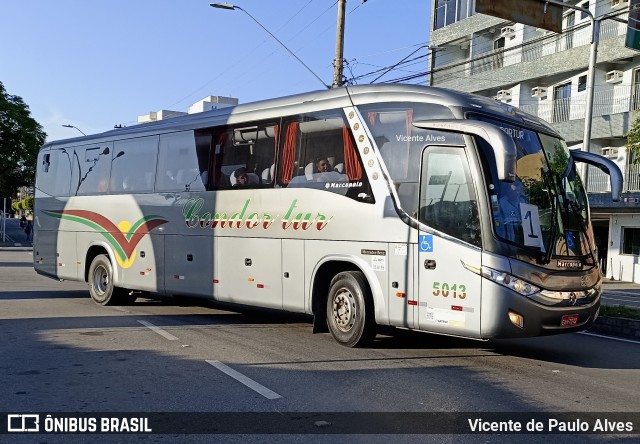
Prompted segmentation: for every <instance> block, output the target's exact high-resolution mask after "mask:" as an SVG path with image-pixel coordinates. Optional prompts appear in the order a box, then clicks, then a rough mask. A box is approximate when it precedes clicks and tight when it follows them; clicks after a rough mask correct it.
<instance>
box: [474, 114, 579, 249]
mask: <svg viewBox="0 0 640 444" xmlns="http://www.w3.org/2000/svg"><path fill="white" fill-rule="evenodd" d="M474 118H476V119H477V120H482V121H486V122H488V123H493V124H494V125H496V126H498V127H500V129H502V130H503V131H504V132H506V133H507V134H508V135H510V136H511V137H512V138H513V140H514V142H515V144H516V148H517V161H516V180H515V181H514V182H513V183H507V182H501V181H495V180H491V181H490V182H489V183H492V184H493V189H492V190H490V199H491V209H492V218H493V225H494V227H495V232H496V234H497V235H498V236H499V237H500V238H502V239H505V240H507V241H509V242H512V243H515V244H517V245H519V246H523V247H533V248H537V249H540V251H541V252H543V253H546V256H547V257H549V258H550V257H551V255H552V254H553V255H556V256H585V255H588V254H589V253H590V252H591V246H590V243H589V238H588V226H589V225H588V217H589V210H588V208H589V207H588V201H587V194H586V192H585V190H584V187H583V184H582V181H581V179H580V176H579V175H578V174H577V171H576V167H575V163H574V162H573V161H572V160H571V156H570V153H569V149H568V148H567V146H566V144H565V143H564V141H563V140H561V139H559V138H557V137H553V136H550V135H547V134H544V133H538V132H535V131H532V130H529V129H527V128H524V127H520V126H516V125H513V124H510V123H505V122H501V121H497V120H493V119H490V118H487V117H484V116H474ZM479 143H484V142H482V141H479Z"/></svg>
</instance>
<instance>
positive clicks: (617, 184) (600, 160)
mask: <svg viewBox="0 0 640 444" xmlns="http://www.w3.org/2000/svg"><path fill="white" fill-rule="evenodd" d="M569 152H570V153H571V157H572V158H573V161H574V162H582V163H586V164H588V165H593V166H595V167H597V168H599V169H600V170H601V171H603V172H604V173H606V174H607V175H608V176H609V180H610V182H611V198H612V199H613V201H614V202H619V201H620V194H622V183H623V182H624V179H623V176H622V171H620V167H619V166H618V165H616V163H615V162H613V161H612V160H610V159H607V158H606V157H603V156H601V155H599V154H596V153H591V152H588V151H581V150H569ZM585 191H586V190H585Z"/></svg>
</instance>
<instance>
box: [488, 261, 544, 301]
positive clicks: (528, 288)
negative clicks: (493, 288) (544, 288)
mask: <svg viewBox="0 0 640 444" xmlns="http://www.w3.org/2000/svg"><path fill="white" fill-rule="evenodd" d="M482 276H484V277H486V278H487V279H490V280H492V281H493V282H495V283H496V284H500V285H502V286H504V287H507V288H510V289H511V290H513V291H516V292H518V293H520V294H521V295H523V296H531V295H532V294H535V293H538V292H539V291H540V288H538V287H536V286H535V285H533V284H530V283H529V282H526V281H523V280H522V279H520V278H517V277H515V276H513V275H511V274H509V273H505V272H503V271H498V270H494V269H493V268H489V267H485V266H483V267H482Z"/></svg>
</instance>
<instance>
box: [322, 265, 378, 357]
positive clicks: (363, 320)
mask: <svg viewBox="0 0 640 444" xmlns="http://www.w3.org/2000/svg"><path fill="white" fill-rule="evenodd" d="M327 325H328V326H329V331H330V332H331V335H332V336H333V338H334V339H335V340H336V341H337V342H338V343H339V344H341V345H344V346H346V347H361V346H365V345H368V344H370V343H371V342H372V341H373V338H374V337H375V335H376V325H375V317H374V314H373V303H372V298H371V291H370V290H369V285H368V284H367V280H366V279H365V277H364V273H362V272H360V271H345V272H342V273H338V274H337V275H336V276H335V277H334V278H333V279H332V280H331V285H330V287H329V297H328V298H327Z"/></svg>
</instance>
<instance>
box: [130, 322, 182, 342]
mask: <svg viewBox="0 0 640 444" xmlns="http://www.w3.org/2000/svg"><path fill="white" fill-rule="evenodd" d="M138 322H139V323H141V324H142V325H144V326H145V327H147V328H150V329H151V330H153V331H154V332H156V333H158V334H159V335H160V336H164V337H165V338H167V339H168V340H170V341H177V340H178V338H176V337H175V336H173V335H172V334H171V333H167V332H166V331H164V330H163V329H161V328H160V327H156V326H155V325H153V324H152V323H151V322H147V321H141V320H138Z"/></svg>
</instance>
